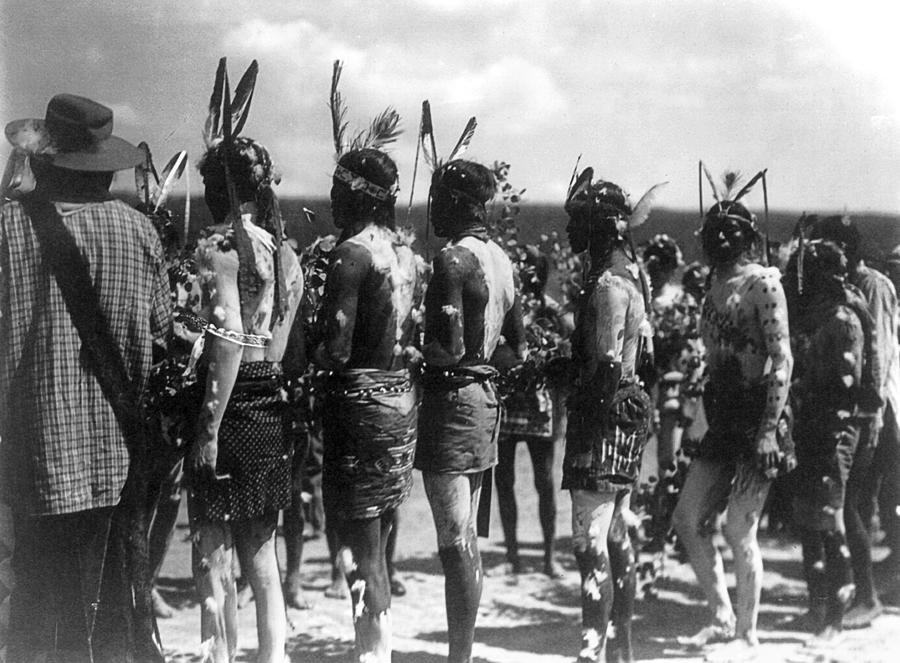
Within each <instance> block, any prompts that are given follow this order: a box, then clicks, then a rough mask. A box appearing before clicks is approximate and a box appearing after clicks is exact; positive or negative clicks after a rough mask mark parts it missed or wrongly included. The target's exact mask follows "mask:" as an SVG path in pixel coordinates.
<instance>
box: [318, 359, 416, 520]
mask: <svg viewBox="0 0 900 663" xmlns="http://www.w3.org/2000/svg"><path fill="white" fill-rule="evenodd" d="M323 392H324V393H323V397H322V398H323V402H322V406H323V407H322V413H323V419H322V425H323V434H324V454H325V455H324V465H323V469H322V472H323V475H322V497H323V499H324V502H325V510H326V514H327V515H328V516H331V517H337V518H341V519H362V518H376V517H378V516H380V515H381V514H382V513H384V512H385V511H389V510H392V509H396V508H397V507H398V506H400V504H402V503H403V502H404V501H405V500H406V498H407V497H409V491H410V490H411V489H412V466H413V457H414V456H415V453H416V399H415V394H414V393H413V390H412V384H411V383H410V379H409V371H406V370H401V371H380V370H376V369H355V370H348V371H343V372H341V373H337V374H334V375H332V376H330V377H329V378H328V379H327V380H326V382H325V385H324V389H323Z"/></svg>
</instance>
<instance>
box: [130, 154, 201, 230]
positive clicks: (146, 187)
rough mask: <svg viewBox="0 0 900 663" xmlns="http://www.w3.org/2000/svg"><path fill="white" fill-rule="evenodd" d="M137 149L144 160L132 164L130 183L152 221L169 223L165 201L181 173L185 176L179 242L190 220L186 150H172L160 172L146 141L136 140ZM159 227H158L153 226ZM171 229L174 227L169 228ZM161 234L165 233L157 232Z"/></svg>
mask: <svg viewBox="0 0 900 663" xmlns="http://www.w3.org/2000/svg"><path fill="white" fill-rule="evenodd" d="M138 149H139V150H141V151H142V152H143V153H144V160H143V161H142V162H141V163H139V164H138V165H137V166H135V167H134V186H135V190H136V191H137V195H138V199H139V200H140V206H139V208H140V209H141V211H142V212H144V213H145V214H146V215H147V216H149V217H150V218H151V220H153V221H154V223H155V222H156V221H157V220H161V222H162V223H163V224H164V225H169V226H171V223H172V222H171V219H170V214H169V212H168V210H167V208H166V202H167V201H168V199H169V196H170V195H171V193H172V189H173V188H174V187H175V184H176V183H177V182H178V180H180V179H181V177H182V175H184V177H185V187H186V189H187V192H188V193H187V195H186V196H185V199H184V226H183V230H182V235H181V238H182V241H183V242H187V235H188V230H189V228H190V219H191V196H190V169H189V168H187V167H186V166H187V163H188V153H187V152H186V151H185V150H181V151H180V152H176V153H175V154H174V155H173V156H172V158H171V159H169V161H168V163H167V164H166V165H165V167H164V168H163V170H162V175H160V174H159V173H157V172H156V167H155V166H154V164H153V155H152V154H150V147H149V146H148V145H147V143H144V142H142V143H139V144H138ZM157 229H159V228H157ZM173 232H174V227H173ZM160 234H161V235H164V234H165V233H162V232H161V233H160Z"/></svg>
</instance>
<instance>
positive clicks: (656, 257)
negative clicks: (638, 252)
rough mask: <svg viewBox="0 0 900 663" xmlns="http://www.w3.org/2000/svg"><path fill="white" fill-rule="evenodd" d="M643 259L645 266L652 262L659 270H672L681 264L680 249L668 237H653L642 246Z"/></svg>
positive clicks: (662, 235) (660, 235)
mask: <svg viewBox="0 0 900 663" xmlns="http://www.w3.org/2000/svg"><path fill="white" fill-rule="evenodd" d="M643 259H644V264H645V265H646V264H648V263H649V262H650V261H651V260H653V261H655V262H656V264H657V265H659V267H660V268H661V269H665V270H674V269H677V268H678V265H679V264H681V249H679V248H678V243H677V242H676V241H675V240H674V239H672V238H671V237H669V236H668V235H666V234H664V233H663V234H659V235H654V236H653V237H652V238H650V240H649V241H648V242H647V244H646V245H645V246H644V251H643Z"/></svg>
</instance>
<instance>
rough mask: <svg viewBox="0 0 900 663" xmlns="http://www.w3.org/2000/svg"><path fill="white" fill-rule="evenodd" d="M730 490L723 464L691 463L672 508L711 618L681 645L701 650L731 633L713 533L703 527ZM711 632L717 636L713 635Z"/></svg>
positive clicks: (731, 612) (728, 604)
mask: <svg viewBox="0 0 900 663" xmlns="http://www.w3.org/2000/svg"><path fill="white" fill-rule="evenodd" d="M730 490H731V472H730V471H729V468H728V467H726V466H725V464H723V463H716V462H713V461H709V460H704V459H696V460H694V462H693V463H691V469H690V470H689V471H688V475H687V478H686V480H685V484H684V487H683V488H682V490H681V495H680V497H679V499H678V505H677V506H676V507H675V513H674V516H673V523H674V525H675V530H676V531H677V532H678V536H679V537H680V538H681V540H682V542H683V543H684V547H685V549H686V550H687V553H688V557H689V559H690V562H691V567H692V568H693V569H694V574H695V575H696V576H697V582H698V583H700V588H701V589H702V590H703V593H704V595H705V596H706V600H707V602H708V604H709V609H710V612H711V613H712V618H713V624H712V626H711V627H707V628H705V629H704V630H703V631H701V632H700V633H698V634H697V636H696V637H695V638H686V639H685V640H684V641H683V644H689V645H693V644H696V645H699V646H702V645H704V644H706V642H707V641H709V640H715V639H721V638H727V637H728V636H729V634H733V631H734V624H735V615H734V610H733V609H732V607H731V599H730V598H729V596H728V586H727V585H726V584H725V567H724V565H723V563H722V556H721V555H720V554H719V551H718V550H717V549H716V547H715V545H713V540H712V532H711V531H708V528H707V527H705V526H704V525H705V522H706V521H707V520H708V518H709V516H710V511H711V509H712V508H713V507H714V506H715V505H717V504H719V503H720V502H721V499H722V497H723V496H725V495H727V494H728V492H729V491H730ZM713 630H717V632H716V633H713ZM707 635H710V636H711V637H709V638H708V637H706V636H707ZM701 640H702V642H701Z"/></svg>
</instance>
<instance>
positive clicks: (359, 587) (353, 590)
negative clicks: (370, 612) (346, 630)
mask: <svg viewBox="0 0 900 663" xmlns="http://www.w3.org/2000/svg"><path fill="white" fill-rule="evenodd" d="M365 593H366V581H365V580H363V579H362V578H359V579H357V580H355V581H354V582H353V585H352V586H351V587H350V595H351V596H353V597H359V598H358V599H357V600H356V605H354V606H353V620H354V621H356V620H357V619H361V618H362V616H363V615H364V614H365V612H366V602H365V601H363V595H364V594H365Z"/></svg>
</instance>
